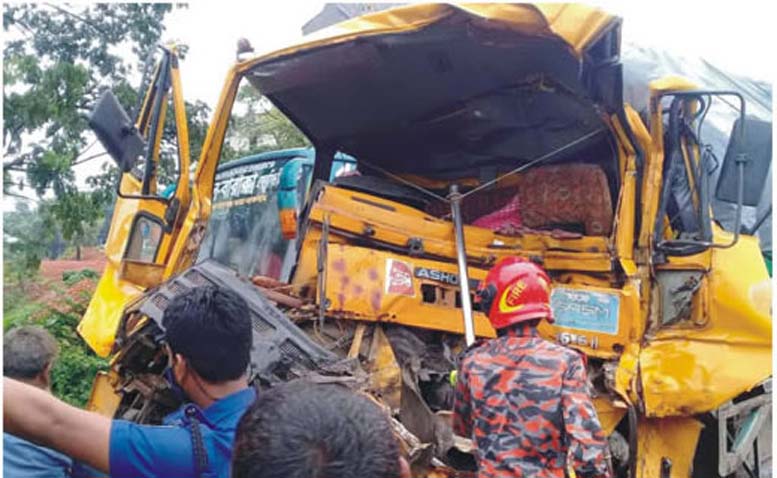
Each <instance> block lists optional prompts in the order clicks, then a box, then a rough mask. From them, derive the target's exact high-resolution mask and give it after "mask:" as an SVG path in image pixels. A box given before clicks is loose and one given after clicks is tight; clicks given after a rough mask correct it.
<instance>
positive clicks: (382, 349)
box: [360, 324, 402, 410]
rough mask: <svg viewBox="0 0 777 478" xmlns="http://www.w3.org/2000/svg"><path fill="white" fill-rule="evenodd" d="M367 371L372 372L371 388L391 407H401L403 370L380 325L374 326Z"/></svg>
mask: <svg viewBox="0 0 777 478" xmlns="http://www.w3.org/2000/svg"><path fill="white" fill-rule="evenodd" d="M360 325H361V324H360ZM367 371H368V372H370V388H371V389H373V390H375V391H377V392H378V393H379V394H380V396H381V397H382V398H383V399H384V400H385V401H386V404H387V405H388V406H389V407H391V408H392V409H395V410H396V409H399V406H400V399H401V396H402V371H401V370H400V368H399V364H398V363H397V358H396V356H395V355H394V349H392V348H391V343H390V342H389V340H388V337H386V334H385V333H384V332H383V327H381V326H380V325H377V326H375V327H373V332H372V344H371V345H370V354H369V357H368V360H367Z"/></svg>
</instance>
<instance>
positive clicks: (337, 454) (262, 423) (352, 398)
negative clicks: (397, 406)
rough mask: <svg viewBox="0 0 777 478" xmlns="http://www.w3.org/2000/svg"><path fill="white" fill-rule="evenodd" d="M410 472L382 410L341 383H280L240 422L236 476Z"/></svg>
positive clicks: (388, 476) (377, 476)
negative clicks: (339, 384) (340, 384)
mask: <svg viewBox="0 0 777 478" xmlns="http://www.w3.org/2000/svg"><path fill="white" fill-rule="evenodd" d="M409 476H410V468H409V466H408V464H407V461H406V460H405V459H404V458H402V457H401V455H400V453H399V446H398V444H397V441H396V440H395V438H394V436H393V434H392V431H391V425H390V424H389V421H388V418H387V417H386V415H385V414H384V413H383V411H382V410H380V408H378V406H377V405H376V404H374V403H372V402H371V401H370V400H369V399H368V398H366V397H364V396H359V395H356V394H354V393H352V392H350V391H349V390H347V389H346V388H344V387H341V386H338V385H332V384H327V385H322V384H310V383H305V382H294V383H290V384H285V385H281V386H279V387H278V388H275V389H272V390H270V391H268V392H266V393H263V394H262V395H261V396H260V397H259V399H258V400H257V401H256V403H254V404H253V405H252V406H251V407H250V408H249V409H248V411H247V412H246V414H245V415H244V416H243V418H242V419H241V420H240V424H239V425H238V429H237V435H236V437H235V453H234V458H233V463H232V478H316V477H321V478H326V477H337V478H363V477H370V478H409Z"/></svg>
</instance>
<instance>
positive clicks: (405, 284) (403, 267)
mask: <svg viewBox="0 0 777 478" xmlns="http://www.w3.org/2000/svg"><path fill="white" fill-rule="evenodd" d="M386 294H397V295H407V296H410V297H413V296H414V295H415V291H414V290H413V266H412V265H410V264H408V263H407V262H402V261H397V260H394V259H388V260H387V261H386Z"/></svg>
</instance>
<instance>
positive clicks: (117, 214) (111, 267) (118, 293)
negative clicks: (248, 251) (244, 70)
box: [78, 46, 190, 356]
mask: <svg viewBox="0 0 777 478" xmlns="http://www.w3.org/2000/svg"><path fill="white" fill-rule="evenodd" d="M169 48H170V52H171V55H172V56H173V61H172V62H171V65H172V66H171V70H170V74H171V85H172V90H173V91H172V100H173V104H174V109H175V119H176V122H177V126H176V130H177V142H178V145H179V151H178V155H179V171H180V174H179V178H178V182H177V184H176V191H175V198H177V199H178V200H179V204H180V206H179V207H180V210H179V213H178V214H179V215H180V214H183V213H185V212H186V211H187V209H189V207H188V204H189V198H190V191H189V190H190V187H189V174H188V171H189V164H190V159H189V136H188V128H187V125H186V123H187V122H186V110H185V105H184V100H183V92H182V91H181V81H180V73H179V70H178V61H177V58H176V48H175V46H171V47H169ZM156 73H157V74H159V73H160V70H159V67H157V69H156ZM152 97H153V95H152V94H151V93H150V92H149V93H148V94H147V95H146V97H145V100H144V105H145V106H144V108H150V107H151V104H152ZM166 108H167V102H166V101H165V102H163V111H162V114H161V115H160V121H164V116H165V113H166ZM141 120H145V121H141ZM150 121H151V115H150V114H142V115H141V117H140V118H139V123H138V125H137V126H138V129H139V130H140V131H149V130H150V128H149V124H148V123H149V122H150ZM162 130H163V128H159V130H158V133H157V137H156V138H155V148H154V153H153V154H154V158H155V161H156V160H158V152H159V142H160V141H161V135H162ZM152 185H153V186H154V188H155V186H156V181H155V180H152ZM120 191H121V192H122V195H121V196H119V197H118V198H117V200H116V205H115V206H114V211H113V218H112V221H111V229H110V231H109V233H108V238H107V240H106V245H105V255H106V257H107V260H108V261H107V266H106V268H105V271H104V272H103V276H102V278H101V279H100V282H99V284H98V287H97V290H96V291H95V294H94V296H93V297H92V300H91V302H90V304H89V307H88V308H87V310H86V313H85V314H84V317H83V318H82V319H81V322H80V323H79V325H78V331H79V333H80V334H81V336H82V337H83V338H84V340H85V341H86V342H87V344H89V346H90V347H91V348H92V349H93V350H94V351H95V352H96V353H97V354H98V355H100V356H107V355H108V354H109V353H110V351H111V348H112V347H113V341H114V339H115V334H116V327H117V326H118V324H119V321H120V319H121V315H122V313H123V309H124V306H125V305H126V304H127V302H129V300H131V299H132V298H134V297H136V296H137V295H138V294H139V293H140V292H142V291H143V290H145V289H146V288H148V287H151V286H154V285H156V284H158V283H159V282H161V281H162V280H164V279H166V278H168V277H170V274H169V273H168V271H167V269H166V268H165V265H166V264H167V262H169V260H170V256H171V253H172V252H173V251H174V250H175V246H176V244H177V242H179V241H178V240H177V239H178V236H179V230H180V225H178V223H177V222H176V225H177V226H178V227H172V228H170V229H168V230H165V231H164V233H163V234H162V236H161V239H160V244H159V247H158V249H157V254H156V257H155V259H154V264H151V265H149V266H148V267H149V268H153V269H154V270H155V271H157V272H155V273H154V274H143V275H142V277H140V278H138V277H136V276H135V275H133V274H132V271H135V270H138V267H137V264H135V265H133V264H124V263H123V262H124V256H125V254H126V248H127V243H128V241H129V240H130V238H131V232H132V231H131V229H132V225H133V221H134V220H135V218H136V217H137V216H138V215H139V214H140V213H143V214H146V215H149V216H153V217H155V218H157V219H158V220H159V221H160V222H162V223H164V221H165V213H166V212H167V207H168V202H167V201H160V200H157V199H150V198H143V197H140V196H139V194H140V192H141V182H140V181H139V180H138V179H137V178H135V177H134V176H133V175H132V173H125V174H123V175H122V178H121V188H120ZM152 191H154V189H153V188H152ZM179 217H180V216H179ZM140 279H142V280H140Z"/></svg>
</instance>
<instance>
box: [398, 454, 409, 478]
mask: <svg viewBox="0 0 777 478" xmlns="http://www.w3.org/2000/svg"><path fill="white" fill-rule="evenodd" d="M399 478H410V463H408V462H407V460H405V457H404V456H400V457H399Z"/></svg>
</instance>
